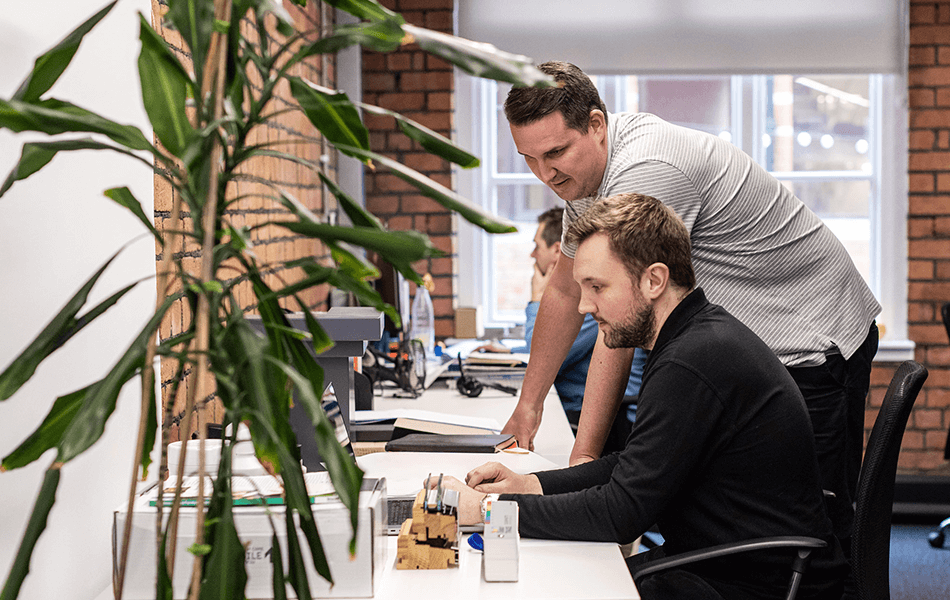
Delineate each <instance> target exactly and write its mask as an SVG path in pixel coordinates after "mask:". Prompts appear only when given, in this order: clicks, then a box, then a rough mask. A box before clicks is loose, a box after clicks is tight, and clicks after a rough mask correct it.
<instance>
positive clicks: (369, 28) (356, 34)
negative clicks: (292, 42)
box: [287, 20, 406, 66]
mask: <svg viewBox="0 0 950 600" xmlns="http://www.w3.org/2000/svg"><path fill="white" fill-rule="evenodd" d="M405 38H406V34H405V32H403V30H402V21H395V20H386V21H378V22H373V23H357V24H354V25H337V26H336V27H335V28H334V30H333V33H332V34H330V35H328V36H326V37H323V38H320V39H319V40H317V41H316V42H313V43H311V44H308V45H306V46H303V47H301V48H300V49H299V50H298V51H297V52H295V53H294V55H293V57H292V58H291V62H288V65H287V66H293V65H294V64H296V63H298V62H300V61H302V60H303V59H305V58H309V57H311V56H315V55H318V54H335V53H337V52H339V51H340V50H343V49H344V48H349V47H350V46H355V45H357V44H358V45H360V46H362V47H364V48H368V49H370V50H373V51H374V52H392V51H394V50H396V49H397V48H399V46H401V45H402V42H403V40H404V39H405Z"/></svg>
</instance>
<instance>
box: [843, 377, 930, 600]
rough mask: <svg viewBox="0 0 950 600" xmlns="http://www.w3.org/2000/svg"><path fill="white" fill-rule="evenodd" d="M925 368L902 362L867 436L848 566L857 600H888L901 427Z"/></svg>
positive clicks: (912, 404) (908, 413)
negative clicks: (895, 485)
mask: <svg viewBox="0 0 950 600" xmlns="http://www.w3.org/2000/svg"><path fill="white" fill-rule="evenodd" d="M926 379H927V369H926V368H925V367H924V366H923V365H921V364H919V363H916V362H914V361H912V360H908V361H906V362H904V363H902V364H901V365H900V366H899V367H898V369H897V372H896V373H895V374H894V378H893V379H891V383H890V385H889V386H888V388H887V393H886V394H885V396H884V403H883V405H882V406H881V411H880V413H878V416H877V419H876V420H875V421H874V428H873V429H871V435H870V437H869V438H868V445H867V449H866V450H865V454H864V462H863V463H862V465H861V476H860V478H859V480H858V491H857V495H856V502H855V512H854V529H853V533H852V538H851V567H852V573H853V575H854V580H855V584H856V586H857V588H858V597H859V598H860V599H861V600H887V599H889V598H890V588H889V581H888V568H889V561H890V543H891V512H892V509H893V504H894V478H895V477H896V475H897V457H898V454H900V448H901V439H902V438H903V436H904V427H905V426H906V425H907V417H908V416H909V415H910V411H911V408H913V406H914V400H915V399H916V398H917V394H918V393H919V392H920V388H921V387H922V386H923V384H924V380H926Z"/></svg>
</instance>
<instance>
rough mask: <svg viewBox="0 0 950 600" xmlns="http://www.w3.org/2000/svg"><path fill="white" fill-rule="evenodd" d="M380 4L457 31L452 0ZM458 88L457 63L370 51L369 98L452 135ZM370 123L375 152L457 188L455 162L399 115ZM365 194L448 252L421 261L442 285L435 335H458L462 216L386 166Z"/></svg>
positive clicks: (382, 214) (371, 175)
mask: <svg viewBox="0 0 950 600" xmlns="http://www.w3.org/2000/svg"><path fill="white" fill-rule="evenodd" d="M381 3H382V4H383V5H384V6H386V7H387V8H390V9H392V10H395V11H396V12H398V13H400V14H401V15H402V16H403V17H404V18H405V19H406V21H407V22H409V23H412V24H414V25H418V26H421V27H427V28H429V29H433V30H436V31H442V32H445V33H452V31H453V10H454V2H453V0H382V2H381ZM454 89H455V83H454V76H453V73H452V65H451V64H449V63H447V62H445V61H443V60H441V59H438V58H435V57H433V56H430V55H428V54H426V53H425V52H423V51H422V50H420V49H419V47H418V46H416V45H414V44H413V45H409V46H404V47H403V48H401V49H399V50H398V51H396V52H394V53H391V54H380V53H376V52H371V51H368V50H364V51H363V101H364V102H367V103H369V104H375V105H376V106H382V107H383V108H388V109H390V110H394V111H396V112H399V113H401V114H403V115H405V116H407V117H409V118H411V119H414V120H416V121H418V122H420V123H422V124H423V125H425V126H426V127H429V128H430V129H433V130H435V131H437V132H438V133H440V134H442V135H444V136H446V137H449V138H451V137H452V129H453V127H454V120H453V119H454V114H453V91H454ZM365 121H366V125H367V127H368V128H369V130H370V144H371V145H372V148H373V150H374V151H376V152H379V153H380V154H384V155H386V156H389V157H391V158H393V159H395V160H398V161H399V162H402V163H404V164H406V165H408V166H410V167H412V168H414V169H416V170H418V171H420V172H422V173H423V174H425V175H427V176H428V177H431V178H432V179H434V180H435V181H437V182H439V183H441V184H442V185H445V186H446V187H449V188H454V181H453V177H452V170H451V168H450V165H449V162H448V161H446V160H443V159H441V158H437V157H435V156H432V155H430V154H427V153H426V152H425V151H424V150H423V149H422V147H421V146H419V144H417V143H416V142H413V141H412V140H410V139H409V138H407V137H406V136H404V135H403V134H402V133H401V132H400V131H399V130H398V128H397V127H396V123H395V121H394V120H393V119H392V118H390V117H375V116H367V117H366V119H365ZM365 193H366V207H367V209H368V210H369V211H370V212H372V213H373V214H375V215H376V216H377V217H379V218H380V219H381V220H382V222H383V223H384V224H385V225H386V226H387V227H388V228H390V229H396V230H409V229H415V230H416V231H421V232H423V233H426V234H428V235H429V237H430V238H431V239H432V243H433V244H434V245H435V246H436V247H437V248H439V249H440V250H442V251H443V252H445V254H446V255H445V256H444V257H438V258H430V259H428V260H425V261H421V262H420V263H419V264H416V265H414V266H415V269H416V271H417V272H418V273H420V274H423V273H426V272H428V273H431V274H432V277H433V280H434V283H435V291H434V292H433V293H432V305H433V308H434V309H435V335H436V337H439V338H444V337H450V336H452V335H453V333H454V329H455V325H454V320H453V315H454V309H455V304H456V291H455V290H456V285H455V279H456V277H457V275H456V273H457V271H456V268H455V262H456V236H455V233H456V229H457V225H456V221H455V219H456V217H454V216H452V214H451V213H450V212H449V211H448V210H446V209H445V208H443V207H442V206H441V205H440V204H438V203H437V202H435V201H433V200H430V199H429V198H426V197H425V196H423V195H421V194H420V193H419V192H418V191H417V190H416V188H414V187H412V186H411V185H409V184H408V183H405V182H404V181H402V180H401V179H399V178H397V177H396V176H395V175H393V174H391V173H389V172H386V171H384V170H383V169H380V170H379V171H378V172H371V171H367V174H366V179H365ZM412 293H413V294H414V293H415V286H413V290H412Z"/></svg>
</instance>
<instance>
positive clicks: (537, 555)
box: [95, 387, 640, 600]
mask: <svg viewBox="0 0 950 600" xmlns="http://www.w3.org/2000/svg"><path fill="white" fill-rule="evenodd" d="M516 404H517V398H515V397H513V396H511V395H510V394H506V393H504V392H501V391H498V390H493V389H491V388H486V389H485V390H484V391H483V392H482V394H481V395H480V396H478V397H477V398H467V397H464V396H462V395H461V394H459V393H458V392H457V391H456V390H455V388H454V387H452V388H450V389H445V388H442V389H439V388H431V389H429V390H427V391H426V392H425V393H424V394H423V395H422V396H421V397H420V398H417V399H408V398H393V397H389V396H387V397H376V398H375V400H374V408H376V409H380V410H383V409H392V408H418V409H423V410H432V411H440V412H453V413H457V414H462V415H467V416H475V417H493V418H495V419H497V420H498V421H499V423H500V424H502V425H503V424H504V423H505V421H506V420H507V419H508V416H509V415H510V414H511V412H512V410H514V407H515V405H516ZM573 443H574V437H573V434H572V433H571V429H570V425H569V424H568V422H567V418H566V417H565V416H564V411H563V410H562V409H561V405H560V401H559V400H558V398H557V395H556V394H555V393H554V392H553V390H552V393H551V394H549V395H548V396H547V398H546V399H545V404H544V418H543V419H542V421H541V427H540V429H539V430H538V435H537V437H536V438H535V452H536V453H537V454H539V455H541V456H543V457H544V458H546V459H548V460H550V461H552V462H553V463H555V464H556V465H559V466H566V465H567V463H568V458H569V456H570V452H571V447H572V445H573ZM475 456H479V455H473V456H472V458H474V457H475ZM485 458H486V459H491V456H490V455H485ZM469 460H470V459H469ZM373 475H376V474H375V473H374V474H373ZM463 475H464V474H463ZM466 539H467V538H466ZM383 542H384V543H386V544H387V546H388V558H387V561H386V565H385V570H384V571H383V574H382V579H381V581H380V583H379V585H378V587H377V592H376V595H375V596H374V599H376V600H387V599H393V600H414V599H417V598H431V597H434V596H435V595H438V596H439V597H444V598H453V599H454V598H458V599H461V600H466V599H472V600H475V599H478V600H481V599H488V600H492V599H494V598H498V599H499V600H513V599H519V600H520V599H522V598H527V599H538V600H541V599H554V600H558V599H562V598H563V599H569V598H570V599H577V600H584V599H591V600H593V599H608V600H611V599H634V600H638V599H639V597H640V596H639V594H638V593H637V590H636V587H635V586H634V584H633V580H632V579H631V578H630V574H629V572H628V570H627V567H626V564H625V563H624V561H623V558H622V556H621V553H620V549H619V547H618V546H617V545H616V544H607V543H597V542H565V541H548V540H531V539H522V540H521V549H520V561H519V580H518V581H517V582H513V583H487V582H485V581H484V580H483V579H482V576H481V553H480V552H477V551H475V550H473V549H471V548H470V547H469V546H468V543H467V541H466V540H463V541H462V542H461V545H460V548H459V568H457V569H446V570H431V571H408V570H407V571H400V570H397V569H396V568H395V562H396V536H389V537H388V538H386V539H385V540H383ZM111 598H112V589H111V586H110V588H107V589H106V590H104V591H103V592H102V594H100V595H99V596H98V597H97V598H96V599H95V600H111Z"/></svg>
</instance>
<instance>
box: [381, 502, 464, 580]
mask: <svg viewBox="0 0 950 600" xmlns="http://www.w3.org/2000/svg"><path fill="white" fill-rule="evenodd" d="M425 493H426V492H425V490H421V491H420V492H419V493H418V494H416V500H415V502H413V505H412V518H410V519H406V520H405V521H404V522H403V524H402V527H401V528H400V530H399V538H398V540H397V542H396V568H397V569H448V568H451V567H458V562H459V546H458V539H459V524H458V513H457V512H456V511H455V510H454V509H450V510H448V511H447V512H439V511H433V512H430V511H428V510H426V509H425V508H424V507H423V502H424V500H425Z"/></svg>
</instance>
